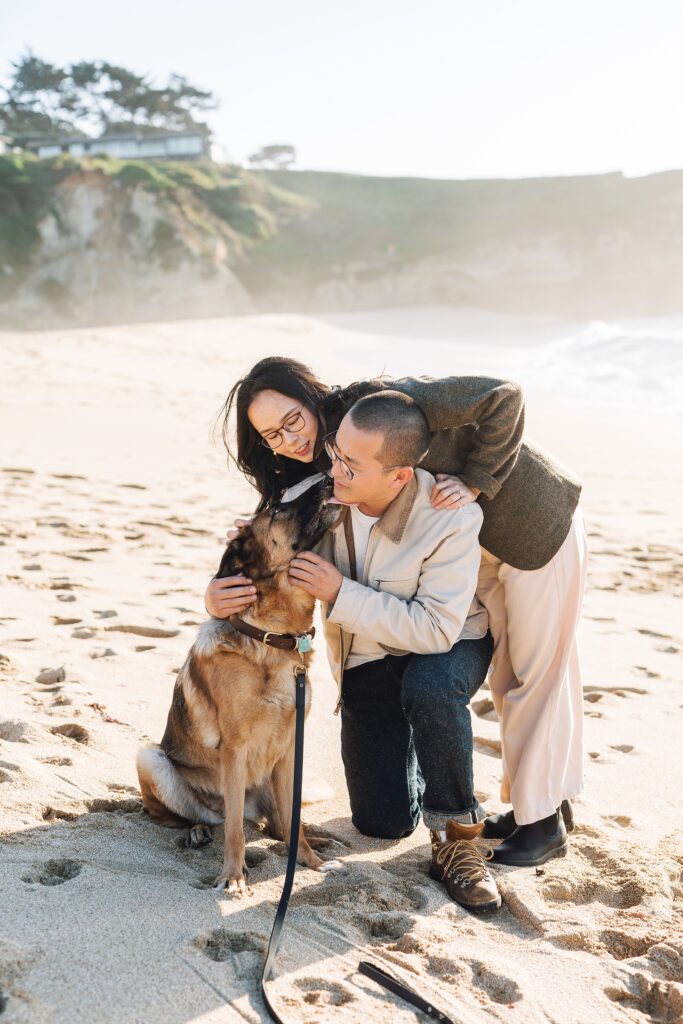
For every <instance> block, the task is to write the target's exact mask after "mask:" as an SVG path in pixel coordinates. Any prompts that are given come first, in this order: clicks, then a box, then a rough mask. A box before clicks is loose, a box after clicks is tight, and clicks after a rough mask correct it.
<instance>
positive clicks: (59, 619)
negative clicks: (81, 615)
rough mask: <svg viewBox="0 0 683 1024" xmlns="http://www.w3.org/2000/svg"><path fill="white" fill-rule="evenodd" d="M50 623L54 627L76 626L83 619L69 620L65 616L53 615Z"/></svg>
mask: <svg viewBox="0 0 683 1024" xmlns="http://www.w3.org/2000/svg"><path fill="white" fill-rule="evenodd" d="M52 621H53V622H54V624H55V626H77V625H78V623H79V622H82V621H83V619H70V618H68V616H65V615H53V616H52Z"/></svg>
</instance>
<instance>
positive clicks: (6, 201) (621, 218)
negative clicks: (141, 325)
mask: <svg viewBox="0 0 683 1024" xmlns="http://www.w3.org/2000/svg"><path fill="white" fill-rule="evenodd" d="M423 303H448V304H452V305H455V306H461V305H467V306H480V307H486V308H489V309H498V310H510V311H521V312H536V311H537V312H554V313H558V314H568V315H576V316H592V317H600V316H610V315H621V316H624V315H632V316H638V315H655V314H659V313H678V312H681V311H683V172H681V171H670V172H667V173H662V174H655V175H650V176H648V177H644V178H634V179H628V178H624V177H623V176H622V175H621V174H605V175H596V176H586V177H573V178H546V179H526V180H488V181H438V180H431V179H419V178H372V177H363V176H360V175H350V174H329V173H323V172H313V171H302V172H297V171H279V172H275V171H273V172H248V171H245V170H244V169H243V168H239V167H219V166H217V165H215V164H208V163H207V164H196V163H177V164H174V163H168V162H130V161H129V162H120V161H117V160H113V159H106V158H97V159H91V160H86V159H81V160H76V159H74V158H64V157H62V158H57V159H55V160H42V161H41V160H36V159H33V158H27V157H17V156H4V157H3V156H0V323H3V324H5V325H10V324H12V325H20V326H54V325H58V324H67V323H69V324H92V323H107V322H124V321H134V320H146V319H155V320H162V319H175V318H192V317H200V316H226V315H233V314H239V313H245V312H254V311H282V310H298V311H302V312H304V311H308V312H315V311H332V310H344V309H361V308H366V309H367V308H373V307H375V308H378V307H388V306H402V305H416V304H418V305H419V304H423Z"/></svg>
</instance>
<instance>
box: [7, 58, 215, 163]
mask: <svg viewBox="0 0 683 1024" xmlns="http://www.w3.org/2000/svg"><path fill="white" fill-rule="evenodd" d="M12 69H13V72H12V76H11V79H10V82H9V85H8V86H6V87H5V88H4V89H3V90H2V91H3V92H4V96H3V97H2V102H1V103H0V133H2V134H4V135H7V136H8V137H9V138H10V140H11V144H12V145H14V146H23V145H26V144H27V143H28V142H30V141H31V140H34V139H38V138H44V137H46V136H47V137H50V138H54V137H56V138H59V137H60V136H64V135H82V136H84V137H93V136H98V135H102V134H104V133H106V132H112V131H113V132H116V131H130V130H131V129H134V130H135V131H136V132H142V133H143V134H144V133H146V132H150V131H158V130H165V131H179V130H182V129H188V128H190V129H192V130H193V131H201V132H203V133H205V134H207V135H208V134H209V128H208V125H206V124H205V123H204V122H202V121H199V120H197V115H199V114H201V113H203V112H204V111H206V110H212V109H214V108H215V107H216V106H217V105H218V104H217V101H216V98H215V97H214V95H213V93H210V92H205V91H204V90H202V89H197V88H196V87H195V86H193V85H191V84H190V83H189V82H188V81H187V79H186V78H184V77H183V76H182V75H175V74H172V75H170V77H169V79H168V82H167V84H166V85H165V86H162V87H161V88H156V87H155V86H154V85H153V84H152V83H151V82H150V80H149V78H148V76H146V75H137V74H135V72H133V71H129V70H128V69H127V68H122V67H119V66H118V65H116V64H109V63H108V62H107V61H101V60H97V61H78V62H77V63H75V64H69V65H67V66H65V67H58V66H57V65H54V64H49V63H47V61H44V60H41V58H40V57H37V56H36V55H35V54H34V53H32V52H31V51H30V50H29V51H27V53H25V54H24V55H23V56H22V57H21V59H20V60H19V61H17V62H16V63H13V64H12Z"/></svg>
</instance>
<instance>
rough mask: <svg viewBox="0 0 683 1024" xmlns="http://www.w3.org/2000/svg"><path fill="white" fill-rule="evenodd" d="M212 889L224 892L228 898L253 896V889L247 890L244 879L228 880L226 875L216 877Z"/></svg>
mask: <svg viewBox="0 0 683 1024" xmlns="http://www.w3.org/2000/svg"><path fill="white" fill-rule="evenodd" d="M213 888H214V889H218V890H224V891H225V892H226V893H227V894H228V896H238V897H240V898H241V897H242V896H253V889H250V888H249V886H248V885H247V883H246V881H245V879H244V878H230V877H229V876H228V875H226V874H222V875H219V876H218V878H217V879H216V881H215V882H214V883H213Z"/></svg>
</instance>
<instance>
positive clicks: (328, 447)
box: [323, 430, 355, 480]
mask: <svg viewBox="0 0 683 1024" xmlns="http://www.w3.org/2000/svg"><path fill="white" fill-rule="evenodd" d="M336 436H337V432H336V430H335V431H333V432H332V433H331V434H326V435H325V438H324V440H323V445H324V446H325V451H326V452H327V454H328V455H329V457H330V462H332V463H333V464H334V463H335V462H338V463H339V465H340V466H341V471H342V473H343V474H344V476H345V477H346V479H347V480H353V478H354V475H355V474H354V472H353V470H352V469H351V467H350V466H349V464H348V463H346V462H344V460H343V459H342V457H341V455H340V454H339V452H338V451H337V449H336V447H335V438H336Z"/></svg>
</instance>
